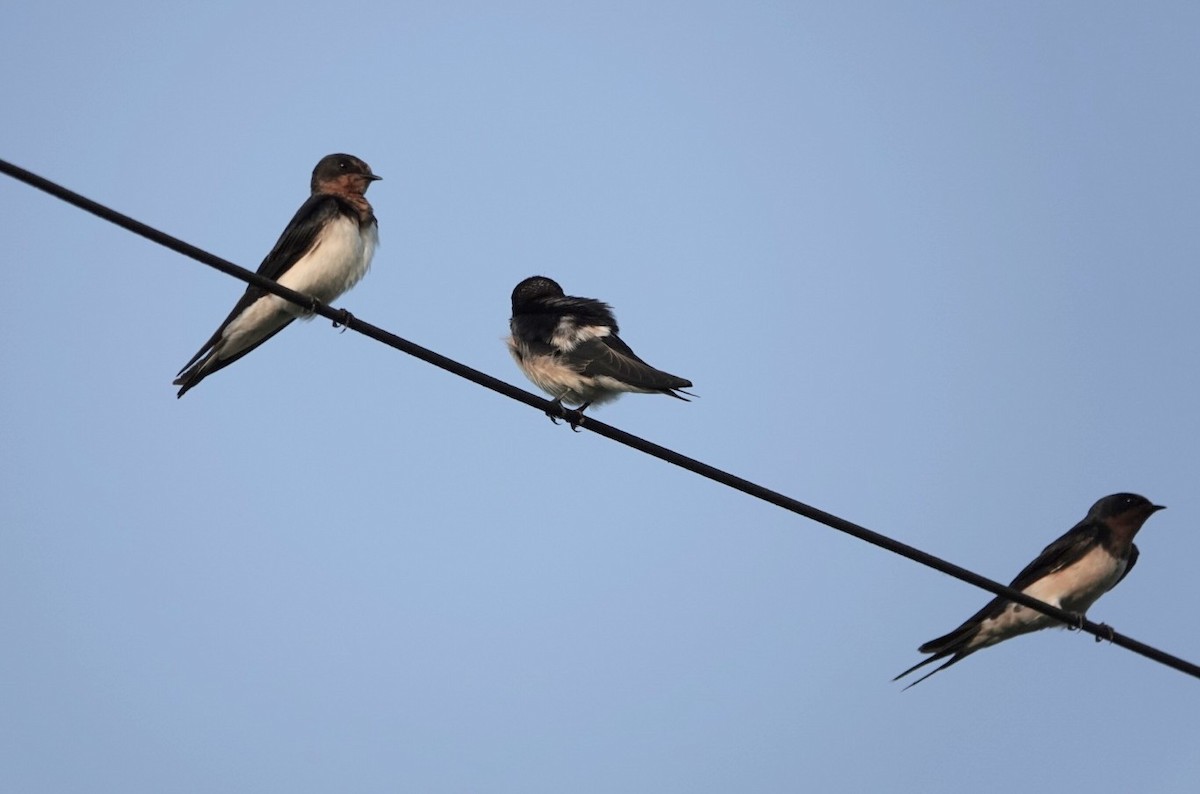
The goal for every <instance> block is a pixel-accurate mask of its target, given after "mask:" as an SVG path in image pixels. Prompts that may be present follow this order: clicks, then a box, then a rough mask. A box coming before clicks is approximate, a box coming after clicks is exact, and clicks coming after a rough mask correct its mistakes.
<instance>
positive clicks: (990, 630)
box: [892, 493, 1164, 689]
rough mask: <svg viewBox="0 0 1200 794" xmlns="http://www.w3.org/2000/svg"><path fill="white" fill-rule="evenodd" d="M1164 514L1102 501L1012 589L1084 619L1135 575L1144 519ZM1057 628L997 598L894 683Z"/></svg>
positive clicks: (1132, 501)
mask: <svg viewBox="0 0 1200 794" xmlns="http://www.w3.org/2000/svg"><path fill="white" fill-rule="evenodd" d="M1162 509H1164V508H1163V506H1162V505H1156V504H1151V503H1150V500H1149V499H1147V498H1146V497H1144V496H1138V495H1137V494H1131V493H1118V494H1113V495H1111V496H1106V497H1104V498H1103V499H1101V500H1100V501H1098V502H1096V503H1095V504H1094V505H1092V508H1091V510H1088V514H1087V515H1086V516H1084V518H1083V520H1082V521H1080V522H1079V523H1078V524H1076V525H1075V526H1073V527H1071V529H1070V530H1069V531H1068V532H1067V533H1066V534H1065V535H1063V536H1062V537H1061V538H1059V539H1058V540H1056V541H1054V542H1053V543H1051V544H1050V545H1049V546H1047V547H1046V548H1045V549H1044V550H1043V551H1042V553H1041V554H1039V555H1038V557H1037V559H1035V560H1034V561H1033V562H1031V563H1029V565H1027V566H1025V569H1024V570H1022V571H1021V572H1020V573H1019V574H1017V578H1015V579H1013V580H1012V584H1010V585H1009V587H1012V588H1013V589H1015V590H1020V591H1021V592H1022V593H1025V594H1026V595H1029V596H1032V597H1033V598H1037V599H1039V600H1041V601H1045V602H1046V603H1047V604H1051V605H1052V606H1056V607H1059V608H1060V609H1064V610H1066V611H1068V612H1074V613H1077V614H1078V615H1079V616H1080V617H1082V616H1083V615H1084V614H1086V612H1087V610H1088V609H1089V608H1090V607H1091V606H1092V604H1094V603H1095V602H1096V599H1098V598H1099V597H1100V596H1102V595H1104V594H1105V593H1107V592H1108V591H1109V590H1111V589H1112V588H1114V587H1116V586H1117V584H1118V583H1119V582H1120V581H1121V580H1122V579H1124V578H1125V577H1126V576H1128V575H1129V572H1130V571H1132V570H1133V566H1134V564H1135V563H1137V559H1138V548H1137V546H1135V545H1133V537H1134V535H1136V534H1137V533H1138V530H1139V529H1141V528H1142V525H1143V524H1144V523H1146V519H1148V518H1149V517H1150V516H1151V515H1153V514H1154V513H1155V512H1156V511H1158V510H1162ZM1055 625H1059V626H1061V625H1062V624H1060V623H1059V622H1058V621H1056V620H1055V619H1054V618H1052V617H1050V616H1049V615H1044V614H1042V613H1041V612H1038V611H1036V610H1033V609H1029V608H1028V607H1024V606H1021V605H1020V604H1014V603H1013V602H1011V601H1008V600H1007V599H1005V598H1002V597H996V598H994V599H992V601H991V602H990V603H988V605H987V606H985V607H984V608H983V609H981V610H979V611H978V612H976V613H975V614H974V615H972V616H971V617H970V618H968V619H967V621H966V622H965V623H963V624H962V625H961V626H959V627H958V628H956V629H955V630H954V631H952V632H950V633H949V634H946V635H943V636H941V637H938V638H937V639H933V640H930V641H929V642H927V643H925V644H924V645H922V646H921V647H920V648H918V649H917V650H918V651H919V652H920V653H929V654H933V655H932V656H930V657H929V658H928V659H923V660H922V661H920V662H918V663H917V664H914V665H913V666H912V667H910V668H908V669H907V670H905V671H904V672H903V673H901V674H900V675H898V676H896V677H895V678H893V679H892V680H893V681H896V680H899V679H901V678H903V677H904V676H906V675H908V674H909V673H911V672H913V671H914V670H918V669H920V668H922V667H924V666H925V665H927V664H929V663H931V662H936V661H938V660H939V659H945V658H946V657H947V656H949V657H950V659H949V661H947V662H946V663H945V664H943V665H941V666H939V667H937V668H935V669H934V670H933V671H932V672H930V673H926V674H925V675H923V676H921V677H920V678H918V679H917V680H916V681H913V682H912V683H911V684H909V685H908V686H907V687H905V689H908V688H909V687H913V686H916V685H917V684H919V683H921V682H922V681H924V680H925V679H926V678H928V677H929V676H931V675H933V674H934V673H936V672H938V671H939V670H944V669H946V668H947V667H949V666H950V665H952V664H955V663H956V662H959V661H961V660H962V659H964V658H966V657H967V656H970V655H971V654H973V653H975V651H978V650H980V649H982V648H987V647H988V646H990V645H995V644H996V643H998V642H1003V641H1004V640H1007V639H1009V638H1010V637H1016V636H1018V635H1020V634H1027V633H1029V632H1031V631H1037V630H1038V629H1044V628H1048V627H1050V626H1055ZM1097 639H1098V638H1097Z"/></svg>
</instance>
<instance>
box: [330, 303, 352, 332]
mask: <svg viewBox="0 0 1200 794" xmlns="http://www.w3.org/2000/svg"><path fill="white" fill-rule="evenodd" d="M353 319H354V315H353V314H351V313H350V312H349V311H347V310H346V309H342V310H341V312H340V313H339V315H338V318H337V319H336V320H334V321H333V327H334V328H341V329H342V333H343V334H344V333H346V327H347V326H348V325H350V321H351V320H353Z"/></svg>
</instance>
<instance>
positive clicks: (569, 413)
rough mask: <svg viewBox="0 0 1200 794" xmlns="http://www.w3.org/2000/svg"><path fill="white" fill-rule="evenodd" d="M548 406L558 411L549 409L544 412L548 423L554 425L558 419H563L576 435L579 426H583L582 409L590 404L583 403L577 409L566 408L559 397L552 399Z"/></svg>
mask: <svg viewBox="0 0 1200 794" xmlns="http://www.w3.org/2000/svg"><path fill="white" fill-rule="evenodd" d="M550 404H551V405H553V406H554V407H555V408H557V409H558V410H557V411H555V410H554V408H551V409H550V410H548V411H546V416H548V417H550V421H551V422H553V423H554V424H558V420H559V418H560V417H561V418H565V419H566V420H567V424H568V425H570V426H571V429H572V430H574V431H575V432H576V433H578V432H579V426H580V425H581V424H583V419H584V416H583V409H584V408H587V407H588V406H589V405H591V403H584V404H583V405H581V406H579V407H578V408H567V407H566V406H564V405H563V404H562V398H561V397H556V398H554V399H553V400H551V401H550Z"/></svg>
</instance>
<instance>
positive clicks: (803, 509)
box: [0, 160, 1200, 678]
mask: <svg viewBox="0 0 1200 794" xmlns="http://www.w3.org/2000/svg"><path fill="white" fill-rule="evenodd" d="M0 172H3V173H5V174H7V175H8V176H11V177H13V178H14V179H17V180H19V181H21V182H24V183H25V184H27V185H30V186H32V187H35V188H37V189H38V190H42V191H45V192H46V193H49V194H50V195H52V196H54V197H55V198H58V199H61V200H62V201H65V202H67V203H68V204H72V205H74V206H76V207H78V208H80V209H82V210H85V211H87V212H90V213H92V214H93V215H95V216H97V217H99V218H103V219H104V220H106V221H109V222H110V223H113V224H116V225H117V226H120V227H121V228H123V229H126V230H128V231H131V232H133V233H134V234H139V235H141V236H142V237H145V238H146V239H148V240H151V241H153V242H156V243H158V244H159V245H162V246H165V247H166V248H170V249H171V250H172V251H175V252H177V253H180V254H183V255H184V256H187V257H190V258H192V259H195V260H196V261H198V262H201V263H203V264H206V265H208V266H209V267H212V268H216V269H217V270H219V271H221V272H222V273H225V274H227V275H230V276H233V277H234V278H237V279H240V280H241V281H245V282H247V283H248V284H252V285H254V286H256V287H259V288H261V289H263V290H266V291H267V292H270V293H273V294H275V295H278V296H279V297H281V298H283V299H285V300H287V301H289V302H291V303H294V304H296V305H298V306H302V307H303V308H305V309H306V310H308V311H311V312H313V313H314V314H319V315H320V316H322V317H325V318H327V319H329V320H332V321H333V322H335V323H337V324H339V325H343V326H345V327H346V328H349V329H351V330H353V331H357V332H358V333H360V334H363V335H364V336H367V337H370V338H371V339H374V340H375V341H377V342H381V343H383V344H385V345H387V346H388V347H393V348H395V349H396V350H399V351H401V352H403V353H407V354H409V355H410V356H415V357H416V358H419V359H421V360H422V361H424V362H426V363H428V364H432V365H434V366H435V367H439V368H441V369H444V370H446V371H447V372H452V373H454V374H455V375H458V376H459V377H461V378H465V379H467V380H469V381H471V382H472V383H476V384H478V385H480V386H483V387H484V388H487V389H491V390H492V391H495V392H499V393H500V394H503V395H504V396H506V397H510V398H512V399H514V400H516V401H518V402H522V403H525V404H526V405H529V406H531V407H533V408H537V409H538V410H541V411H544V412H546V413H547V414H550V415H552V416H557V417H559V418H562V419H567V420H574V421H576V422H580V424H579V426H580V427H582V428H584V429H585V430H590V431H591V432H593V433H596V434H598V435H601V436H604V437H605V438H608V439H611V440H613V441H616V442H618V443H620V444H624V445H625V446H627V447H631V448H633V449H636V450H638V451H639V452H644V453H645V454H647V455H651V456H653V457H656V458H658V459H659V460H663V461H666V462H667V463H670V464H672V465H675V466H678V467H680V468H682V469H686V470H688V471H690V472H693V473H695V474H699V475H700V476H701V477H706V478H708V479H710V480H713V481H714V482H717V483H720V484H721V485H725V486H727V487H729V488H733V489H735V490H738V491H741V492H742V493H744V494H747V495H749V496H753V497H754V498H756V499H761V500H762V501H764V502H769V503H770V504H773V505H775V506H776V507H781V508H783V509H784V510H787V511H790V512H792V513H796V514H797V515H801V516H804V517H805V518H808V519H811V520H813V521H816V522H818V523H820V524H824V525H825V526H827V527H831V528H832V529H836V530H838V531H839V532H844V533H846V534H847V535H851V536H852V537H855V538H858V539H859V540H863V541H866V542H867V543H871V544H873V545H875V546H879V547H880V548H882V549H886V550H887V551H890V552H892V553H893V554H898V555H900V556H901V557H905V558H907V559H910V560H912V561H913V562H917V563H920V564H921V565H924V566H926V567H928V568H933V569H934V570H935V571H941V572H942V573H944V574H947V575H949V576H953V577H954V578H955V579H959V580H961V581H964V582H966V583H968V584H973V585H975V586H976V587H978V588H980V589H983V590H987V591H988V592H990V593H993V594H995V595H998V596H1001V597H1003V598H1006V599H1008V600H1009V601H1012V602H1014V603H1017V604H1021V605H1022V606H1026V607H1028V608H1030V609H1034V610H1037V611H1038V612H1041V613H1042V614H1044V615H1049V616H1050V617H1052V618H1054V619H1055V620H1058V621H1060V622H1061V623H1063V624H1065V625H1067V626H1069V627H1071V628H1078V629H1080V630H1082V631H1086V632H1087V633H1089V634H1091V635H1093V636H1095V637H1096V640H1097V641H1100V640H1101V639H1105V640H1109V641H1110V642H1112V643H1113V644H1114V645H1119V646H1121V647H1122V648H1126V649H1127V650H1130V651H1133V652H1134V653H1139V654H1141V655H1142V656H1145V657H1147V658H1149V659H1153V660H1154V661H1156V662H1159V663H1160V664H1164V665H1166V666H1168V667H1172V668H1174V669H1176V670H1178V671H1180V672H1182V673H1186V674H1188V675H1190V676H1193V677H1195V678H1200V665H1196V664H1193V663H1191V662H1189V661H1187V660H1185V659H1181V658H1179V657H1178V656H1173V655H1172V654H1169V653H1167V652H1165V651H1162V650H1159V649H1158V648H1155V647H1153V646H1151V645H1147V644H1145V643H1143V642H1139V641H1138V640H1135V639H1133V638H1132V637H1127V636H1125V635H1123V634H1118V633H1117V632H1116V631H1115V630H1113V628H1112V627H1111V626H1108V625H1106V624H1103V623H1094V622H1092V621H1090V620H1088V619H1087V618H1085V617H1082V616H1081V615H1078V614H1076V613H1074V612H1068V611H1066V610H1064V609H1060V608H1058V607H1056V606H1053V605H1051V604H1047V603H1046V602H1044V601H1040V600H1038V599H1036V598H1033V597H1032V596H1029V595H1026V594H1025V593H1022V592H1021V591H1019V590H1014V589H1013V588H1011V587H1008V586H1006V585H1003V584H1000V583H999V582H996V581H994V580H992V579H988V578H987V577H986V576H981V575H979V574H977V573H975V572H974V571H970V570H967V569H966V568H963V567H961V566H958V565H955V564H954V563H951V562H948V561H946V560H943V559H942V558H940V557H936V556H934V555H932V554H929V553H928V552H924V551H921V550H920V549H918V548H915V547H913V546H909V545H908V544H906V543H901V542H900V541H898V540H894V539H893V538H890V537H888V536H887V535H882V534H880V533H878V532H874V531H872V530H870V529H867V528H866V527H863V526H860V525H858V524H855V523H853V522H850V521H847V520H846V519H844V518H839V517H838V516H835V515H833V514H832V513H826V512H825V511H824V510H818V509H817V508H815V507H811V506H810V505H807V504H804V503H803V502H801V501H799V500H796V499H793V498H791V497H789V496H785V495H783V494H781V493H779V492H778V491H772V490H771V489H769V488H764V487H763V486H761V485H758V484H756V483H753V482H751V481H749V480H745V479H743V478H741V477H737V476H735V475H733V474H730V473H729V472H726V471H723V470H721V469H718V468H716V467H714V466H710V465H708V464H707V463H702V462H700V461H698V460H696V459H694V458H689V457H687V456H686V455H682V454H680V453H678V452H675V451H674V450H671V449H667V448H666V447H663V446H659V445H658V444H655V443H653V442H651V441H647V440H646V439H644V438H640V437H638V436H635V435H632V434H631V433H626V432H625V431H624V430H620V429H618V428H616V427H613V426H611V425H607V424H604V423H603V422H599V421H597V420H595V419H593V418H592V417H590V416H589V417H586V419H584V418H583V417H582V415H581V414H579V413H577V412H575V411H572V410H570V409H568V408H564V407H563V406H561V405H559V404H556V403H553V402H551V401H550V400H546V399H543V398H541V397H538V396H537V395H535V394H531V393H529V392H527V391H525V390H524V389H519V388H517V387H516V386H513V385H511V384H508V383H506V382H504V381H502V380H500V379H498V378H494V377H492V376H491V375H488V374H486V373H484V372H480V371H479V370H477V369H473V368H472V367H468V366H466V365H465V364H460V363H459V362H457V361H455V360H453V359H451V358H447V357H446V356H443V355H441V354H439V353H435V352H434V351H432V350H429V349H427V348H424V347H421V346H420V345H417V344H414V343H413V342H410V341H408V340H407V339H403V338H401V337H399V336H396V335H395V334H393V333H391V332H389V331H386V330H384V329H382V328H380V327H378V326H376V325H372V324H371V323H368V322H364V321H363V320H360V319H358V318H357V317H354V316H353V315H352V314H350V313H349V312H348V311H346V310H344V309H334V308H331V307H329V306H327V305H325V304H324V303H321V302H320V301H318V300H316V299H315V298H312V297H310V296H308V295H304V294H303V293H300V292H296V291H295V290H291V289H288V288H287V287H284V286H281V285H279V284H278V283H276V282H275V281H272V280H271V279H269V278H264V277H263V276H260V275H258V274H257V273H254V272H251V271H249V270H246V269H245V268H243V267H239V266H238V265H235V264H233V263H232V262H229V261H228V260H225V259H222V258H220V257H219V256H214V255H213V254H210V253H208V252H207V251H204V250H202V249H200V248H197V247H195V246H194V245H190V244H189V243H185V242H184V241H183V240H180V239H178V238H177V237H172V236H171V235H169V234H166V233H164V232H161V231H159V230H158V229H155V228H153V227H151V226H147V225H146V224H144V223H142V222H140V221H137V220H134V219H133V218H130V217H129V216H128V215H123V214H121V213H119V212H117V211H116V210H113V209H110V208H108V207H106V206H104V205H103V204H100V203H98V202H95V201H92V200H91V199H89V198H85V197H84V196H81V195H79V194H78V193H75V192H73V191H71V190H68V189H66V188H64V187H62V186H61V185H58V184H56V183H54V182H51V181H50V180H48V179H45V178H43V177H40V176H38V175H37V174H34V173H32V172H30V171H26V170H25V169H23V168H20V167H18V166H16V165H13V164H11V163H9V162H7V161H5V160H0ZM581 420H582V421H581Z"/></svg>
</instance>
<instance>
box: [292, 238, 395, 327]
mask: <svg viewBox="0 0 1200 794" xmlns="http://www.w3.org/2000/svg"><path fill="white" fill-rule="evenodd" d="M378 242H379V230H378V228H377V227H376V226H375V225H374V224H371V225H370V226H367V227H366V228H365V229H361V230H360V229H359V225H358V222H357V221H355V220H352V219H350V218H348V217H346V216H344V215H340V216H338V217H337V219H335V220H333V221H330V222H329V223H328V224H327V225H326V227H325V230H324V231H323V232H322V233H321V236H320V237H319V238H318V240H317V243H316V245H314V246H313V248H312V250H310V251H309V252H308V253H307V254H305V255H304V256H303V257H301V258H300V259H299V260H298V261H297V262H296V264H294V265H292V266H291V267H290V268H289V269H288V271H287V272H286V273H284V274H283V276H281V277H280V278H279V283H280V284H282V285H283V286H285V287H290V288H291V289H294V290H296V291H297V292H303V293H304V294H305V295H311V296H313V297H314V298H316V299H317V300H319V301H321V302H322V303H330V302H332V301H334V300H336V299H337V298H338V297H339V296H340V295H341V294H342V293H344V292H345V291H346V290H348V289H350V288H351V287H353V286H354V285H355V284H357V283H358V282H359V281H360V280H361V279H362V277H363V276H365V275H366V273H367V269H368V268H369V267H370V266H371V257H373V256H374V254H375V246H376V245H377V243H378ZM292 309H293V310H294V311H293V313H295V314H301V313H302V310H301V309H300V308H299V307H292Z"/></svg>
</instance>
